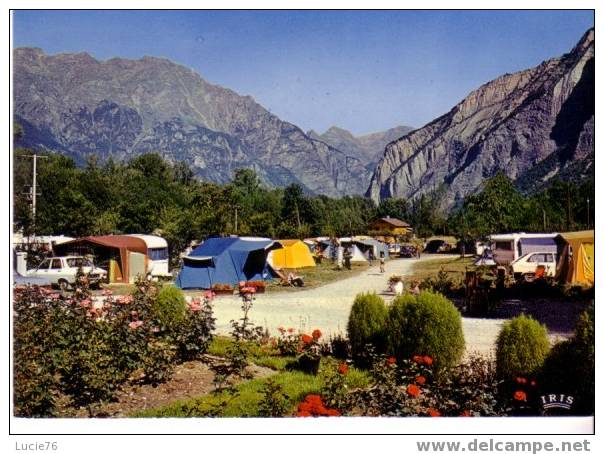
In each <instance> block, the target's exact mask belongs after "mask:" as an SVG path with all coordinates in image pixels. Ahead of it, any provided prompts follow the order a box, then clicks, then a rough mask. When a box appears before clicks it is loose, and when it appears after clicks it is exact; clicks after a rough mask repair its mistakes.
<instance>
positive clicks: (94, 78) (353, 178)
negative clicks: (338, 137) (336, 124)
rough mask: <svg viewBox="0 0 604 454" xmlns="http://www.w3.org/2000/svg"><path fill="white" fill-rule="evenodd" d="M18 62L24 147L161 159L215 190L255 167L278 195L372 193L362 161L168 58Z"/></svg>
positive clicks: (35, 52) (27, 57) (82, 56)
mask: <svg viewBox="0 0 604 454" xmlns="http://www.w3.org/2000/svg"><path fill="white" fill-rule="evenodd" d="M13 55H14V58H13V62H14V100H15V103H14V106H15V118H16V120H17V121H21V122H23V123H24V124H25V125H26V127H24V130H25V134H24V138H23V141H22V144H23V145H24V146H30V147H34V148H43V149H53V150H55V151H58V152H61V153H64V154H69V155H71V156H74V157H76V158H77V159H78V160H79V161H83V160H85V159H86V157H87V156H88V155H90V154H95V155H98V157H99V158H101V159H106V158H108V157H110V156H111V157H112V158H114V159H118V160H123V159H128V158H130V157H133V156H137V155H139V154H141V153H146V152H149V151H157V152H159V153H160V154H162V155H163V156H164V157H166V158H167V159H169V160H172V161H175V160H184V161H186V162H188V163H189V164H190V165H191V167H192V170H193V172H194V173H195V174H196V175H197V176H199V177H201V178H203V179H206V180H209V181H213V182H217V183H224V182H227V181H229V180H230V179H231V177H232V173H233V170H234V169H236V168H240V167H252V168H255V169H256V170H257V172H258V173H259V176H260V178H261V179H262V181H263V182H264V183H265V184H267V185H268V186H271V187H274V186H282V185H286V184H289V183H299V184H301V185H302V186H303V187H304V189H305V190H306V192H308V193H311V194H325V195H329V196H334V197H335V196H341V195H344V194H351V193H352V194H361V193H363V192H364V191H365V190H366V188H367V183H368V180H369V176H370V172H369V171H368V170H367V169H366V168H365V167H364V163H362V162H360V161H359V160H358V159H357V158H355V157H354V156H350V155H348V154H346V153H344V152H342V151H341V150H338V149H336V148H334V147H332V146H329V145H327V144H325V143H323V142H321V141H317V140H313V139H312V138H310V137H308V136H307V135H306V134H305V133H304V132H303V131H302V130H301V129H300V128H298V127H297V126H295V125H293V124H292V123H289V122H286V121H283V120H281V119H279V118H278V117H276V116H275V115H273V114H271V113H270V112H268V111H267V110H266V109H265V108H264V107H262V106H261V105H260V104H258V103H257V102H256V101H255V100H254V99H253V98H252V97H251V96H240V95H238V94H237V93H236V92H235V91H233V90H231V89H228V88H224V87H221V86H219V85H215V84H211V83H209V82H207V81H206V80H204V79H203V78H202V77H201V76H200V75H199V74H197V73H196V72H195V71H193V70H192V69H190V68H187V67H185V66H182V65H177V64H175V63H172V62H171V61H170V60H168V59H165V58H161V57H142V58H140V59H138V60H130V59H124V58H119V57H114V58H111V59H108V60H104V61H100V60H97V59H95V58H94V57H92V56H91V55H90V54H88V53H77V54H74V53H61V54H56V55H47V54H45V53H44V51H43V50H41V49H39V48H18V49H15V50H14V54H13ZM225 134H226V135H227V136H228V137H226V136H225ZM229 138H230V140H229Z"/></svg>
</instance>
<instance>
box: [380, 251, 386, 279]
mask: <svg viewBox="0 0 604 454" xmlns="http://www.w3.org/2000/svg"><path fill="white" fill-rule="evenodd" d="M385 272H386V259H385V258H384V252H380V273H382V274H383V273H385Z"/></svg>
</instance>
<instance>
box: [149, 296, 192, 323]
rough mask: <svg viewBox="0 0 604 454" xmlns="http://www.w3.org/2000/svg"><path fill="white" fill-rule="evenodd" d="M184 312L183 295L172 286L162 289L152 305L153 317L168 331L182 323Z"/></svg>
mask: <svg viewBox="0 0 604 454" xmlns="http://www.w3.org/2000/svg"><path fill="white" fill-rule="evenodd" d="M186 310H187V302H186V300H185V295H184V294H183V292H182V290H181V289H179V288H178V287H175V286H173V285H166V286H165V287H163V288H162V289H161V290H160V292H159V293H158V294H157V298H156V299H155V301H154V303H153V316H154V317H155V318H157V320H159V322H160V323H161V324H162V326H164V327H165V328H167V329H169V330H174V329H176V328H177V327H178V325H179V324H180V323H182V321H183V320H184V318H185V313H186Z"/></svg>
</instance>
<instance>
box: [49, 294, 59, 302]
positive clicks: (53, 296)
mask: <svg viewBox="0 0 604 454" xmlns="http://www.w3.org/2000/svg"><path fill="white" fill-rule="evenodd" d="M59 298H61V295H60V294H58V293H51V295H50V299H51V300H55V301H56V300H58V299H59Z"/></svg>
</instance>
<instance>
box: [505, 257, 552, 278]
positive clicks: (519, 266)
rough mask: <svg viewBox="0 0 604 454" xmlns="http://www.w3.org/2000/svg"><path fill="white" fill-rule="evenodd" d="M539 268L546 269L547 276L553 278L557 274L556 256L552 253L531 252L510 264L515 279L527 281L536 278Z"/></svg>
mask: <svg viewBox="0 0 604 454" xmlns="http://www.w3.org/2000/svg"><path fill="white" fill-rule="evenodd" d="M538 266H543V267H544V268H545V276H549V277H553V276H554V275H555V274H556V254H553V253H551V252H529V253H528V254H524V255H523V256H522V257H519V258H517V259H516V260H514V261H513V262H512V263H510V267H511V269H512V273H513V275H514V278H515V279H525V280H527V281H530V280H532V279H533V278H534V277H535V272H536V271H537V267H538Z"/></svg>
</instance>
